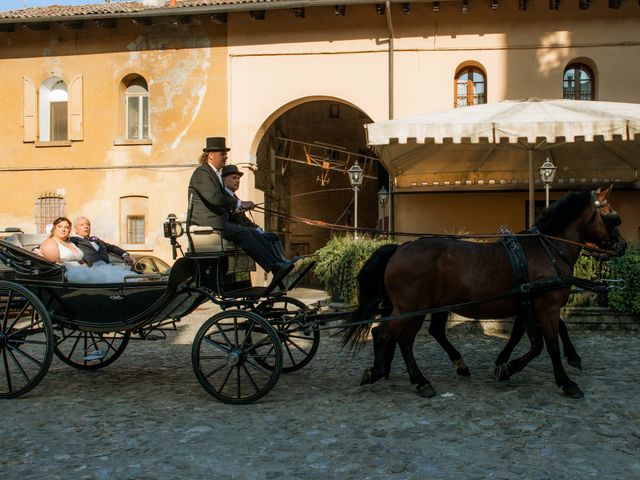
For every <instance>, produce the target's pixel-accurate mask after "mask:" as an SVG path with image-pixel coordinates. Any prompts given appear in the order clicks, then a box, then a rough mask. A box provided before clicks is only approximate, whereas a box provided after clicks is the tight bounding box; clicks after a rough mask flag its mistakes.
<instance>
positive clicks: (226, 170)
mask: <svg viewBox="0 0 640 480" xmlns="http://www.w3.org/2000/svg"><path fill="white" fill-rule="evenodd" d="M231 174H235V175H239V176H242V175H244V173H242V172H241V171H240V170H238V167H237V166H236V165H225V166H224V167H222V172H221V174H220V175H222V176H223V177H226V176H227V175H231Z"/></svg>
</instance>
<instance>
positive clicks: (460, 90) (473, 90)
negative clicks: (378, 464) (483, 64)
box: [455, 67, 487, 107]
mask: <svg viewBox="0 0 640 480" xmlns="http://www.w3.org/2000/svg"><path fill="white" fill-rule="evenodd" d="M455 85H456V86H455V88H456V102H455V106H456V107H465V106H467V105H480V104H481V103H487V76H486V75H485V73H484V72H483V71H482V70H481V69H480V68H479V67H464V68H461V69H460V70H458V73H457V75H456V83H455Z"/></svg>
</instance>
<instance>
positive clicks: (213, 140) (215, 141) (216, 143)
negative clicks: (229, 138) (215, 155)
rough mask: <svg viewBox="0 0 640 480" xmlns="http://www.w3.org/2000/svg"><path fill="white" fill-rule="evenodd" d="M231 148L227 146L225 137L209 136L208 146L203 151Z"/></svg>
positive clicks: (222, 150)
mask: <svg viewBox="0 0 640 480" xmlns="http://www.w3.org/2000/svg"><path fill="white" fill-rule="evenodd" d="M229 150H231V149H230V148H227V145H226V143H225V138H224V137H209V138H207V146H206V147H204V148H203V149H202V151H203V152H228V151H229Z"/></svg>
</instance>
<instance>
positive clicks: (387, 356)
mask: <svg viewBox="0 0 640 480" xmlns="http://www.w3.org/2000/svg"><path fill="white" fill-rule="evenodd" d="M387 330H389V329H388V328H387V324H386V323H383V324H380V325H378V326H377V327H374V328H372V329H371V336H372V337H373V355H374V358H373V367H372V368H367V369H366V370H365V371H364V373H363V374H362V379H361V380H360V385H368V384H370V383H373V382H375V381H377V380H380V379H381V378H383V377H384V378H389V372H390V371H391V362H392V360H393V355H394V353H395V350H396V343H397V341H396V338H395V336H394V335H391V334H390V333H389V332H388V331H387Z"/></svg>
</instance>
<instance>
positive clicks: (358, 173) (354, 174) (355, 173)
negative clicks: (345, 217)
mask: <svg viewBox="0 0 640 480" xmlns="http://www.w3.org/2000/svg"><path fill="white" fill-rule="evenodd" d="M362 180H363V176H362V167H361V166H360V165H358V161H357V160H356V163H354V164H353V165H351V168H350V169H349V183H351V186H352V187H353V213H354V215H353V219H354V221H353V226H354V230H353V238H358V189H359V188H360V185H362Z"/></svg>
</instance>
